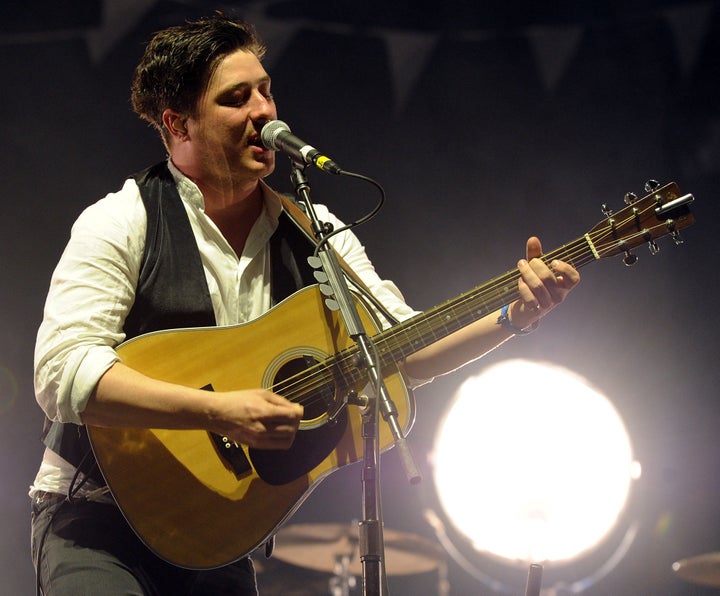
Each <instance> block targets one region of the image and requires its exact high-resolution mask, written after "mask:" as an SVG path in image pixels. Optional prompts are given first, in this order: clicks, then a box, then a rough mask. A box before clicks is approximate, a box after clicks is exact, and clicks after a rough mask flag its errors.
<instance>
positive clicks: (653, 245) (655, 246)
mask: <svg viewBox="0 0 720 596" xmlns="http://www.w3.org/2000/svg"><path fill="white" fill-rule="evenodd" d="M648 249H649V250H650V254H651V255H656V254H658V253H659V252H660V247H659V246H658V244H657V242H655V240H650V242H648Z"/></svg>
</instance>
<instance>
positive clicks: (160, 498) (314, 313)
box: [88, 286, 414, 569]
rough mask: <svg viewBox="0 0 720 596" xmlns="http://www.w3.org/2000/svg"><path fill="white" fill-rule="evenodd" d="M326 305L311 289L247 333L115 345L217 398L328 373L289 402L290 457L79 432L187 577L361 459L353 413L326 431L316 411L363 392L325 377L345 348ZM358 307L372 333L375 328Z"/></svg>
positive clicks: (121, 432)
mask: <svg viewBox="0 0 720 596" xmlns="http://www.w3.org/2000/svg"><path fill="white" fill-rule="evenodd" d="M323 300H324V298H323V296H322V294H321V293H320V291H319V290H318V288H317V287H315V286H312V287H309V288H305V289H303V290H301V291H299V292H297V293H296V294H294V295H293V296H291V297H290V298H288V299H287V300H285V301H283V302H282V303H280V304H279V305H277V306H276V307H275V308H273V309H272V310H270V311H269V312H268V313H266V314H265V315H264V316H262V317H260V318H259V319H257V320H255V321H252V322H250V323H247V324H244V325H237V326H232V327H212V328H198V329H181V330H172V331H163V332H157V333H152V334H148V335H144V336H141V337H138V338H135V339H133V340H130V341H128V342H126V343H125V344H122V345H121V346H120V347H119V348H118V353H119V354H120V357H121V359H122V361H123V363H125V364H127V365H128V366H130V367H132V368H134V369H136V370H139V371H141V372H143V373H144V374H146V375H148V376H150V377H153V378H156V379H161V380H164V381H169V382H172V383H177V384H181V385H185V386H188V387H196V388H203V389H207V390H214V391H229V390H237V389H250V388H257V387H266V388H272V389H273V390H274V391H276V392H278V393H280V394H281V395H285V396H286V397H288V396H287V395H286V394H285V393H284V391H283V387H287V388H288V390H289V391H290V392H294V393H297V392H298V389H297V387H296V386H297V385H298V383H297V382H296V379H297V378H298V377H299V378H302V377H303V375H305V376H306V377H308V378H309V379H311V380H314V379H317V378H318V375H317V373H316V372H313V371H316V370H320V371H325V374H323V375H320V380H321V381H322V383H320V384H318V383H317V382H313V383H306V385H308V389H307V390H305V389H303V388H302V387H303V386H302V383H300V385H301V390H302V395H300V396H299V397H295V398H290V397H288V398H289V399H291V400H292V401H297V402H298V403H303V404H306V403H307V404H308V405H306V408H305V419H304V420H303V422H302V423H301V429H300V430H299V431H298V435H297V438H296V440H295V443H294V444H293V446H292V448H291V449H290V450H288V451H274V450H273V451H265V450H255V449H248V448H247V446H244V445H237V444H235V443H230V442H228V441H227V439H225V438H224V437H218V436H216V435H214V434H212V433H209V432H206V431H202V430H165V429H134V428H104V427H88V434H89V436H90V442H91V444H92V447H93V451H94V454H95V457H96V459H97V461H98V464H99V466H100V470H101V471H102V473H103V476H104V477H105V479H106V481H107V483H108V486H109V488H110V491H111V492H112V495H113V497H114V498H115V500H116V501H117V503H118V505H119V506H120V509H121V510H122V512H123V514H124V515H125V517H126V519H127V521H128V522H129V524H130V525H131V527H132V528H133V530H134V531H135V532H136V534H137V535H138V536H139V537H140V538H141V539H142V540H143V542H144V543H145V544H146V545H147V546H148V547H149V548H150V549H151V550H153V551H154V552H155V553H156V554H158V555H159V556H160V557H161V558H163V559H165V560H167V561H169V562H170V563H173V564H175V565H179V566H181V567H187V568H193V569H208V568H212V567H218V566H221V565H225V564H227V563H230V562H232V561H235V560H237V559H239V558H241V557H243V556H245V555H247V554H249V553H250V552H251V551H252V550H254V549H255V548H256V547H257V546H259V545H261V544H262V543H263V542H265V541H266V540H267V539H268V538H270V537H271V536H272V535H273V534H274V532H275V531H276V529H277V528H278V527H279V526H280V525H281V524H282V523H283V522H284V521H285V520H286V519H287V518H288V517H289V516H290V515H291V514H292V513H293V512H294V511H295V510H296V509H297V508H298V507H299V506H300V505H301V504H302V502H303V501H304V500H305V498H306V497H307V496H308V495H309V494H310V492H311V491H312V489H313V488H314V487H315V486H316V485H317V484H318V483H319V481H320V480H322V479H323V478H324V477H325V476H327V475H328V474H330V473H331V472H333V471H334V470H336V469H338V468H340V467H342V466H344V465H347V464H350V463H353V462H356V461H358V460H359V459H361V458H362V453H363V445H362V433H361V427H362V416H361V413H360V410H359V409H358V408H357V406H352V405H350V406H345V407H344V408H343V409H342V411H341V413H340V415H339V416H337V418H336V419H335V421H334V422H333V423H330V422H329V421H328V420H327V416H326V414H325V413H326V411H327V408H328V406H329V405H332V404H333V403H335V400H336V399H340V400H341V399H342V397H343V396H344V395H345V394H346V393H347V392H348V391H349V390H352V389H354V390H355V391H357V393H358V394H362V392H363V390H364V386H365V384H366V383H365V382H364V381H360V382H357V386H349V385H348V383H347V382H346V381H345V380H344V379H345V378H346V376H345V375H342V374H336V373H335V372H333V370H332V369H333V364H334V362H335V360H334V356H335V355H336V354H338V353H341V352H343V351H348V352H350V351H351V350H352V349H353V347H354V341H353V340H352V339H351V338H349V337H348V336H347V334H346V332H345V330H344V325H343V323H342V321H341V320H340V316H339V314H338V313H337V312H331V311H330V310H329V309H327V308H326V307H325V305H324V304H323ZM357 303H358V306H359V310H360V314H361V319H362V321H363V323H364V325H365V328H366V331H367V334H368V335H370V336H372V335H374V334H375V332H376V331H377V330H378V328H379V327H378V324H377V322H376V321H375V319H374V318H373V317H372V316H371V314H370V312H369V310H368V309H367V308H365V306H364V304H363V303H361V302H360V301H359V300H357ZM304 369H307V371H309V373H306V372H305V371H304ZM327 371H330V372H329V373H328V372H327ZM358 378H362V375H361V376H359V377H358ZM384 378H385V384H386V386H387V389H388V392H389V393H390V395H391V397H392V399H393V400H394V402H395V405H396V406H397V408H398V412H399V421H400V424H401V427H402V428H404V429H405V431H407V430H409V428H410V426H411V424H412V421H413V418H414V402H413V399H412V396H411V394H410V392H409V390H408V389H407V387H406V384H405V382H404V378H403V376H402V373H401V371H400V370H399V369H398V368H397V367H393V369H392V370H389V371H386V372H385V374H384ZM283 382H284V383H285V385H283ZM318 385H320V386H318ZM380 445H381V448H382V449H386V448H388V447H390V446H391V445H392V437H391V435H390V432H389V430H388V429H387V425H380Z"/></svg>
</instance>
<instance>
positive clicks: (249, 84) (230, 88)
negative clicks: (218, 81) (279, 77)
mask: <svg viewBox="0 0 720 596" xmlns="http://www.w3.org/2000/svg"><path fill="white" fill-rule="evenodd" d="M269 82H271V78H270V75H267V76H264V77H260V78H259V79H256V80H255V81H241V82H240V83H233V84H230V85H228V86H227V87H226V88H225V89H221V90H220V93H230V92H232V91H236V90H238V89H245V88H246V87H254V86H258V85H263V84H265V83H269Z"/></svg>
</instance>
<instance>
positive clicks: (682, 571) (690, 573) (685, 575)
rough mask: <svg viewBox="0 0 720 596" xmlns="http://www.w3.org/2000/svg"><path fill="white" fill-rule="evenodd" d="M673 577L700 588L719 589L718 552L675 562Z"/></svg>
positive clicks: (719, 568) (719, 569) (719, 555)
mask: <svg viewBox="0 0 720 596" xmlns="http://www.w3.org/2000/svg"><path fill="white" fill-rule="evenodd" d="M672 569H673V572H674V573H675V576H676V577H678V578H680V579H684V580H686V581H689V582H691V583H694V584H698V585H701V586H707V587H711V588H720V552H714V553H705V554H703V555H697V556H695V557H688V558H687V559H681V560H680V561H676V562H675V563H673V565H672Z"/></svg>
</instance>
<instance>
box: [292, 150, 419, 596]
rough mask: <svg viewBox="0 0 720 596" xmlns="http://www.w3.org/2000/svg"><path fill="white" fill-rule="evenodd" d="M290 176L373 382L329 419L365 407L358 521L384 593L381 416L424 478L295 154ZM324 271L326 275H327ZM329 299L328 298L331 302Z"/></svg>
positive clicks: (365, 557) (407, 463) (368, 584)
mask: <svg viewBox="0 0 720 596" xmlns="http://www.w3.org/2000/svg"><path fill="white" fill-rule="evenodd" d="M290 161H291V174H290V179H291V181H292V182H293V184H294V186H295V194H296V195H297V197H298V200H299V201H300V202H301V203H302V204H303V205H304V207H305V212H306V214H307V216H308V217H309V218H310V223H311V227H312V231H313V233H314V234H315V238H316V239H317V240H318V242H321V243H322V244H321V246H320V249H319V251H318V253H317V254H318V258H319V263H314V262H311V263H310V264H311V266H312V267H314V268H317V267H315V265H321V266H322V269H323V272H324V273H325V276H327V283H328V285H329V286H330V287H331V289H332V292H333V298H334V300H335V302H337V308H334V307H333V310H339V311H340V315H341V318H342V320H343V322H344V324H345V326H346V329H347V331H348V334H349V336H350V337H351V338H352V339H353V341H355V343H356V344H357V346H358V354H359V357H358V360H357V365H356V366H357V367H358V369H359V370H361V369H364V370H365V371H366V372H367V375H368V380H369V384H370V387H371V388H373V389H374V391H370V392H369V393H370V395H369V396H355V395H354V392H352V391H351V392H350V395H347V396H343V397H342V403H340V404H339V405H335V406H333V408H332V410H333V412H332V414H330V419H331V420H332V419H334V417H335V416H337V413H338V412H339V410H340V409H341V408H342V407H344V406H346V405H358V406H361V407H362V422H363V424H362V436H363V470H362V507H363V519H362V520H361V521H360V523H359V551H360V561H361V563H362V579H363V594H365V595H367V596H381V595H384V594H387V593H388V586H387V573H386V569H385V547H384V542H383V528H382V526H383V524H382V505H381V499H380V443H379V438H378V426H379V415H380V414H382V417H383V419H384V420H385V421H386V422H387V424H388V425H389V427H390V431H391V433H392V436H393V441H394V443H395V445H396V446H397V447H398V450H399V453H400V457H401V461H402V463H403V467H404V469H405V473H406V475H407V476H408V480H409V482H410V483H411V484H417V483H418V482H419V481H420V473H419V471H418V470H417V467H416V466H415V462H414V460H413V457H412V454H411V453H410V448H409V446H408V444H407V440H406V438H405V437H404V436H403V432H402V429H401V427H400V423H399V422H398V412H397V408H396V407H395V404H394V403H393V402H392V400H391V399H390V396H389V394H388V391H387V389H386V387H385V384H384V382H383V379H382V371H380V370H378V367H377V364H376V358H375V357H374V356H373V354H374V353H375V351H374V348H373V346H372V342H371V340H370V338H368V336H367V334H366V333H365V329H364V328H363V324H362V321H361V320H360V315H359V314H358V311H357V305H356V304H355V302H354V300H353V299H352V296H351V294H350V289H349V288H348V285H347V281H346V280H345V277H344V275H343V273H342V269H341V267H340V264H339V262H338V259H337V255H336V254H335V252H334V250H333V248H332V247H331V246H330V243H329V242H323V240H324V239H325V238H326V237H327V235H328V234H329V233H330V232H332V230H331V229H330V226H328V225H327V224H323V223H322V222H320V221H319V220H318V217H317V214H316V213H315V209H314V207H313V204H312V201H311V199H310V186H309V184H308V182H307V178H306V177H305V173H304V169H305V165H304V164H299V163H297V162H296V161H295V160H293V159H291V160H290ZM325 276H323V279H324V277H325ZM326 304H327V301H326Z"/></svg>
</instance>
